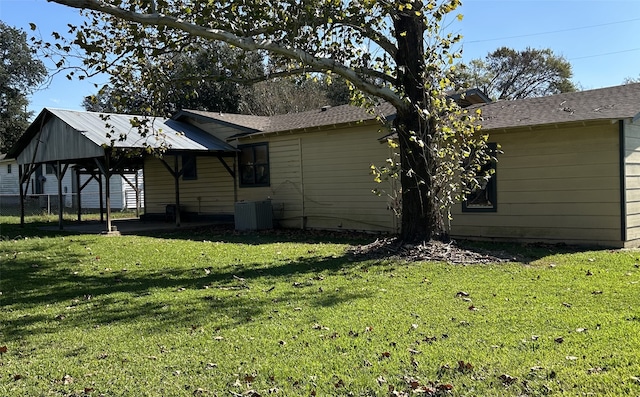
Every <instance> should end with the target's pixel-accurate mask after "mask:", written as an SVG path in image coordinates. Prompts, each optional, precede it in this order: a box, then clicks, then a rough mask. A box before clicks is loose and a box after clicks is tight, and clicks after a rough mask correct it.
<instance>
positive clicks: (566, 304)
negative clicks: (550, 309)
mask: <svg viewBox="0 0 640 397" xmlns="http://www.w3.org/2000/svg"><path fill="white" fill-rule="evenodd" d="M562 306H564V307H571V303H567V302H562Z"/></svg>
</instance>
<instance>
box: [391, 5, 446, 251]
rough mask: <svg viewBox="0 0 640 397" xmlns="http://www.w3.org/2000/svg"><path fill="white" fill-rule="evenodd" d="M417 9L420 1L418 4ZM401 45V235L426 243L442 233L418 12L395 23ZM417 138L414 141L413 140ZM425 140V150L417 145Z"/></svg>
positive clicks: (397, 124)
mask: <svg viewBox="0 0 640 397" xmlns="http://www.w3.org/2000/svg"><path fill="white" fill-rule="evenodd" d="M413 4H414V8H413V10H416V8H415V7H416V6H417V5H418V4H419V3H418V2H414V3H413ZM394 28H395V36H396V40H397V42H398V52H397V55H396V65H397V68H398V86H400V87H403V88H404V90H405V91H404V94H405V97H406V101H405V106H403V107H401V108H399V109H397V114H396V119H395V121H394V123H395V128H396V131H397V133H398V139H399V145H400V147H399V150H400V155H401V160H400V162H401V167H402V173H401V177H400V181H401V184H402V219H401V229H400V236H401V238H402V239H403V240H405V241H413V242H415V241H425V240H430V239H431V238H434V237H435V236H438V235H439V234H440V230H439V229H440V227H439V226H438V219H439V217H438V212H437V210H438V209H437V206H436V204H435V202H434V197H433V195H432V194H430V190H431V187H432V179H431V175H433V174H434V173H435V171H436V170H435V166H434V159H433V156H432V152H431V150H429V148H430V146H431V131H432V127H433V126H432V122H431V121H429V120H424V118H423V117H421V115H420V114H419V113H418V109H429V108H430V106H429V105H430V97H429V95H428V93H427V92H426V89H427V88H426V87H425V81H427V79H426V77H427V76H425V73H426V68H425V60H424V59H425V58H424V23H423V21H422V19H421V17H419V16H416V15H415V12H414V11H410V12H407V13H403V12H400V13H399V14H398V15H397V17H396V19H395V21H394ZM412 137H413V139H412ZM416 140H422V142H423V143H424V147H421V146H420V145H418V144H417V143H416Z"/></svg>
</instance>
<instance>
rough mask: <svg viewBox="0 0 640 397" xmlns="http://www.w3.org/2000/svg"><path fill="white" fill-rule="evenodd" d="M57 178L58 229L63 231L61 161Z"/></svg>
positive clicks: (57, 169)
mask: <svg viewBox="0 0 640 397" xmlns="http://www.w3.org/2000/svg"><path fill="white" fill-rule="evenodd" d="M56 177H57V178H58V227H59V228H60V230H62V229H63V228H64V226H63V223H62V210H63V209H64V200H63V199H62V170H61V168H60V160H58V161H56Z"/></svg>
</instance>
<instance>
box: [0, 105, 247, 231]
mask: <svg viewBox="0 0 640 397" xmlns="http://www.w3.org/2000/svg"><path fill="white" fill-rule="evenodd" d="M236 152H237V149H235V148H234V147H233V146H231V145H229V144H227V143H225V142H223V141H221V140H220V139H218V138H216V137H214V136H212V135H210V134H208V133H206V132H205V131H203V130H201V129H199V128H197V127H195V126H193V125H191V124H187V123H184V122H180V121H176V120H172V119H165V118H158V117H145V116H134V115H124V114H108V113H95V112H83V111H72V110H61V109H50V108H45V109H43V110H42V112H40V114H39V115H38V117H37V118H36V119H35V120H34V121H33V123H32V124H31V125H30V126H29V127H28V128H27V130H26V131H25V133H24V134H23V135H22V137H21V138H20V139H19V140H18V142H17V143H16V144H15V145H14V147H13V148H11V150H10V151H9V153H8V156H10V157H13V158H15V159H16V160H17V162H18V172H19V180H20V189H19V190H20V222H21V224H23V225H24V215H25V211H24V199H25V197H26V195H27V194H28V191H29V190H28V189H29V181H30V180H31V176H32V174H33V173H34V172H35V170H36V169H37V168H38V167H39V166H40V165H42V164H50V165H51V166H52V167H53V170H54V172H55V176H56V179H57V182H58V205H59V208H60V210H59V211H58V212H59V217H58V218H59V219H58V223H59V228H60V229H61V230H62V229H63V216H62V208H63V202H62V201H63V194H62V178H63V177H64V175H65V174H66V172H67V170H68V169H69V167H70V166H73V167H74V168H75V169H76V178H78V182H77V186H78V192H77V193H78V203H80V202H81V199H80V195H81V191H82V188H83V187H84V186H86V184H87V183H88V182H87V183H85V184H84V185H80V183H79V178H80V177H79V175H80V174H87V175H90V176H91V178H93V179H95V180H97V181H98V183H99V186H100V192H101V193H100V196H101V197H100V206H101V211H100V213H101V215H100V216H101V221H103V222H104V219H103V218H102V214H103V208H102V191H103V186H104V196H105V208H104V210H105V212H106V232H111V231H112V221H111V205H110V199H109V196H110V192H109V179H110V178H111V176H113V175H123V174H125V173H127V172H137V171H138V170H140V169H142V168H143V164H144V161H143V160H144V157H145V156H157V157H158V158H160V160H161V161H162V163H163V164H164V166H165V167H166V168H167V170H168V171H169V172H170V173H171V175H172V176H173V179H174V181H173V182H174V186H175V208H177V209H179V208H180V177H181V176H182V173H183V168H184V166H187V165H188V164H183V165H182V167H181V165H180V164H179V162H178V161H177V158H178V156H177V155H178V154H194V155H210V156H216V157H217V158H218V159H219V160H220V162H221V163H222V164H223V165H224V166H225V168H226V169H227V171H228V172H229V174H230V175H231V176H232V178H234V179H235V172H234V170H233V169H232V168H231V167H230V166H229V165H228V164H227V162H226V159H229V158H230V159H233V158H234V157H235V155H236ZM165 154H167V155H174V154H175V155H176V156H174V158H175V159H176V160H175V162H174V164H168V163H167V162H166V161H165V160H164V159H163V156H164V155H165ZM128 182H129V181H128ZM129 183H130V184H131V182H129ZM132 187H133V188H134V190H136V194H138V193H139V191H138V187H137V186H134V185H133V184H132ZM81 217H82V214H81V206H80V205H78V221H81V220H82V219H81ZM175 222H176V226H180V211H179V210H178V211H175Z"/></svg>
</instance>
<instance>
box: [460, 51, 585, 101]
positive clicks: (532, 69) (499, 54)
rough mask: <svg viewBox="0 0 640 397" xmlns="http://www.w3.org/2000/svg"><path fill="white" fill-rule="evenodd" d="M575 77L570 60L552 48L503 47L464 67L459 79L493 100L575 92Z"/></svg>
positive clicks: (462, 83) (461, 83)
mask: <svg viewBox="0 0 640 397" xmlns="http://www.w3.org/2000/svg"><path fill="white" fill-rule="evenodd" d="M572 76H573V72H572V70H571V64H570V63H569V61H567V60H566V59H564V58H563V57H561V56H558V55H555V54H554V53H553V51H552V50H550V49H533V48H526V49H525V50H522V51H517V50H514V49H511V48H507V47H501V48H498V49H497V50H495V51H493V52H491V53H489V54H488V55H487V56H486V57H485V58H484V59H474V60H472V61H471V62H470V63H469V65H464V66H463V67H462V68H461V71H460V72H459V74H458V78H457V79H458V84H460V85H463V86H466V87H469V88H480V89H482V90H483V91H484V92H485V93H486V94H487V95H488V96H489V97H490V98H492V99H522V98H530V97H541V96H547V95H553V94H559V93H562V92H573V91H576V87H575V85H574V84H573V83H572V82H571V77H572Z"/></svg>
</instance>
